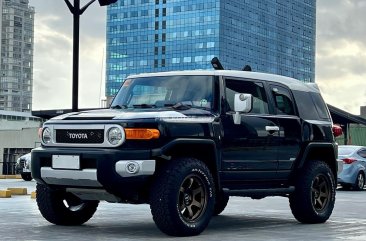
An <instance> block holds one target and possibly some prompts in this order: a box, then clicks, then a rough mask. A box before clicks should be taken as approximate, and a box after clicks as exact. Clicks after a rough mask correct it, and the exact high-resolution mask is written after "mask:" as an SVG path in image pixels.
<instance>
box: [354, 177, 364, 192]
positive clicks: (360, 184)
mask: <svg viewBox="0 0 366 241" xmlns="http://www.w3.org/2000/svg"><path fill="white" fill-rule="evenodd" d="M364 186H365V175H364V174H363V173H362V172H359V173H358V174H357V178H356V182H355V184H354V185H353V190H355V191H361V190H363V188H364Z"/></svg>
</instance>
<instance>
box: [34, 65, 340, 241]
mask: <svg viewBox="0 0 366 241" xmlns="http://www.w3.org/2000/svg"><path fill="white" fill-rule="evenodd" d="M41 138H42V147H40V148H37V149H34V150H33V151H32V165H31V169H32V176H33V178H34V179H35V180H36V181H37V183H38V184H37V204H38V207H39V210H40V212H41V214H42V215H43V217H44V218H45V219H47V220H48V221H49V222H51V223H54V224H57V225H80V224H83V223H84V222H86V221H88V220H89V219H90V218H91V217H92V216H93V214H94V213H95V211H96V209H97V206H98V203H99V201H100V200H105V201H108V202H117V203H134V204H139V203H148V204H150V207H151V213H152V217H153V219H154V221H155V223H156V225H157V227H158V228H159V229H160V230H161V231H162V232H164V233H166V234H168V235H174V236H189V235H197V234H199V233H201V232H202V231H203V230H204V229H205V228H206V227H207V225H208V223H209V221H210V219H211V217H212V216H213V215H218V214H220V213H221V212H222V211H223V210H224V208H225V206H226V205H227V203H228V200H229V196H243V197H251V198H253V199H260V198H264V197H266V196H284V197H288V198H289V202H290V208H291V210H292V213H293V215H294V217H295V218H296V219H297V220H298V221H300V222H302V223H323V222H325V221H326V220H327V219H328V218H329V217H330V215H331V213H332V210H333V207H334V202H335V189H336V182H335V180H337V161H336V157H337V145H336V143H335V141H334V136H333V133H332V120H331V117H330V115H329V111H328V109H327V106H326V104H325V103H324V101H323V99H322V97H321V95H320V92H319V90H318V88H317V87H316V85H315V84H305V83H303V82H301V81H298V80H295V79H292V78H288V77H282V76H276V75H271V74H261V73H254V72H245V71H231V70H213V71H181V72H165V73H153V74H141V75H134V76H130V77H128V79H127V80H126V81H125V82H124V83H123V85H122V87H121V89H120V91H119V92H118V94H117V95H116V97H115V98H114V100H113V102H112V104H111V106H110V108H109V109H104V110H93V111H84V112H77V113H69V114H65V115H61V116H58V117H55V118H53V119H51V120H49V121H47V122H46V123H45V124H44V126H43V130H42V132H41ZM247 208H249V207H247Z"/></svg>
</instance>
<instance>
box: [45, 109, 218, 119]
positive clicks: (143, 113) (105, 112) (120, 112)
mask: <svg viewBox="0 0 366 241" xmlns="http://www.w3.org/2000/svg"><path fill="white" fill-rule="evenodd" d="M192 117H214V115H213V113H211V112H210V111H207V110H203V109H196V108H191V109H188V110H172V109H167V108H164V109H160V108H159V109H156V108H153V109H144V108H141V109H136V108H135V109H102V110H90V111H82V112H72V113H67V114H64V115H60V116H57V117H54V118H52V119H51V120H132V119H165V118H173V119H174V118H192Z"/></svg>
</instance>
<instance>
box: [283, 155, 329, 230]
mask: <svg viewBox="0 0 366 241" xmlns="http://www.w3.org/2000/svg"><path fill="white" fill-rule="evenodd" d="M335 189H336V186H335V180H334V176H333V173H332V171H331V170H330V168H329V166H328V165H327V164H326V163H324V162H321V161H310V162H309V163H308V164H307V165H306V166H305V167H304V169H303V170H302V172H301V173H299V175H298V178H297V180H296V183H295V192H294V193H292V194H291V195H290V197H289V200H290V207H291V211H292V213H293V215H294V217H295V218H296V219H297V220H298V221H299V222H302V223H323V222H325V221H327V220H328V218H329V217H330V215H331V214H332V211H333V208H334V203H335Z"/></svg>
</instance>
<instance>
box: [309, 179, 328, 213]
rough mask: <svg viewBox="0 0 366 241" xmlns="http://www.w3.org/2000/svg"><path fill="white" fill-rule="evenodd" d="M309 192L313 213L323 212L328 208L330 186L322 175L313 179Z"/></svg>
mask: <svg viewBox="0 0 366 241" xmlns="http://www.w3.org/2000/svg"><path fill="white" fill-rule="evenodd" d="M311 192H312V200H313V207H314V209H315V211H317V212H321V211H323V210H324V209H325V208H326V207H327V206H328V203H329V197H330V184H329V181H328V179H327V177H326V176H325V175H324V174H319V175H317V176H316V177H315V179H314V181H313V186H312V188H311Z"/></svg>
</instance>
